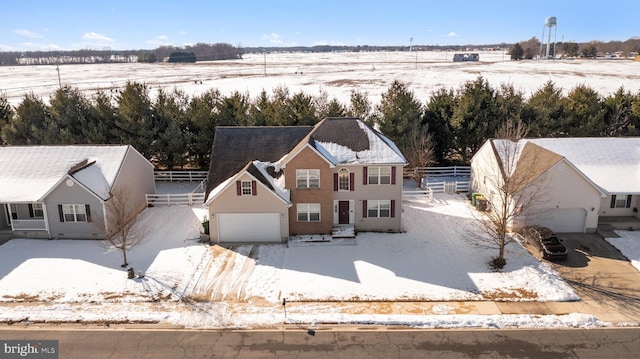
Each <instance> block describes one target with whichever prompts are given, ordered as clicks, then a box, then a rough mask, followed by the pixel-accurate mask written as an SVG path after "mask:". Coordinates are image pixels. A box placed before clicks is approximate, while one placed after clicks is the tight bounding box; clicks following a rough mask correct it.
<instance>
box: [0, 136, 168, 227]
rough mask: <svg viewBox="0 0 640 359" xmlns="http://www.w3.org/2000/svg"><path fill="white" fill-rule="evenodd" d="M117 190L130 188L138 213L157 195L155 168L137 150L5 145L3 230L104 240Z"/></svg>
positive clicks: (0, 202)
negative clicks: (151, 195)
mask: <svg viewBox="0 0 640 359" xmlns="http://www.w3.org/2000/svg"><path fill="white" fill-rule="evenodd" d="M116 187H122V188H126V189H127V191H128V193H129V203H130V207H131V210H132V211H140V210H142V208H144V207H145V205H146V201H145V194H146V193H155V183H154V179H153V165H152V164H151V163H150V162H149V161H147V160H146V159H145V158H144V157H143V156H142V155H141V154H140V153H139V152H138V151H136V149H135V148H133V147H132V146H126V145H103V146H89V145H86V146H85V145H77V146H6V147H0V231H2V232H5V233H8V234H9V235H11V236H14V237H30V238H103V237H104V233H103V232H102V231H101V230H100V229H99V228H100V227H101V224H103V223H105V203H106V202H107V201H109V199H110V198H111V191H112V189H114V188H116ZM102 226H103V225H102Z"/></svg>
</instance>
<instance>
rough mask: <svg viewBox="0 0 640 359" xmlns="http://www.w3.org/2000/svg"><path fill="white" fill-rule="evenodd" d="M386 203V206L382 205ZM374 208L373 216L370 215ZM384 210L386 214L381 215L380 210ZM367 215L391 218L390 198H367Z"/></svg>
mask: <svg viewBox="0 0 640 359" xmlns="http://www.w3.org/2000/svg"><path fill="white" fill-rule="evenodd" d="M383 204H386V208H383V207H382V205H383ZM373 210H375V211H376V212H375V216H372V215H371V211H373ZM383 210H386V211H387V212H388V214H387V215H386V216H381V215H380V212H381V211H383ZM367 217H368V218H391V200H388V199H370V200H367Z"/></svg>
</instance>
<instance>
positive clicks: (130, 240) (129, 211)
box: [96, 187, 149, 268]
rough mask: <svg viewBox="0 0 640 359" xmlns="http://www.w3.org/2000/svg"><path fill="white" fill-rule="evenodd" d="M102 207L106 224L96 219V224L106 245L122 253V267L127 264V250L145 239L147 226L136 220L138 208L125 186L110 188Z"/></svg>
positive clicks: (147, 230)
mask: <svg viewBox="0 0 640 359" xmlns="http://www.w3.org/2000/svg"><path fill="white" fill-rule="evenodd" d="M104 208H105V212H106V213H105V217H106V224H105V223H104V222H103V221H97V223H96V226H98V227H99V228H100V229H101V230H102V231H103V232H104V234H105V241H106V243H105V244H106V246H107V247H109V248H113V249H117V250H119V251H120V253H122V261H123V262H122V265H121V267H123V268H124V267H126V266H128V265H129V263H128V262H127V251H129V250H130V249H131V248H133V247H135V246H137V245H138V244H140V243H142V242H143V241H144V240H145V238H146V235H147V233H148V232H149V228H147V227H146V226H144V225H143V224H141V223H140V222H138V214H139V208H135V206H134V204H133V203H132V201H131V196H130V191H129V189H128V188H127V187H117V188H114V189H112V190H111V198H110V199H109V200H108V201H106V202H105V205H104Z"/></svg>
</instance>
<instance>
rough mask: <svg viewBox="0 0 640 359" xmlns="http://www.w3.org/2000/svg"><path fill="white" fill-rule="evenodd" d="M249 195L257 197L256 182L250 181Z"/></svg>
mask: <svg viewBox="0 0 640 359" xmlns="http://www.w3.org/2000/svg"><path fill="white" fill-rule="evenodd" d="M251 194H252V195H254V196H257V195H258V186H257V184H256V181H251Z"/></svg>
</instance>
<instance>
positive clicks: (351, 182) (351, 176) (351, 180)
mask: <svg viewBox="0 0 640 359" xmlns="http://www.w3.org/2000/svg"><path fill="white" fill-rule="evenodd" d="M355 178H356V176H355V174H354V173H353V172H351V173H349V190H350V191H352V192H353V191H355V186H356V184H355Z"/></svg>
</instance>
